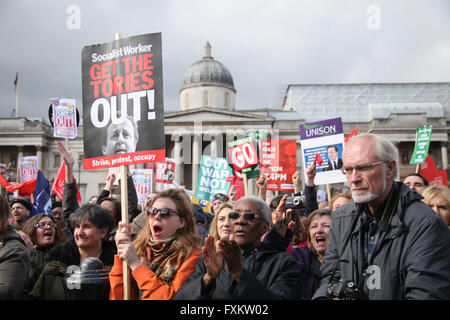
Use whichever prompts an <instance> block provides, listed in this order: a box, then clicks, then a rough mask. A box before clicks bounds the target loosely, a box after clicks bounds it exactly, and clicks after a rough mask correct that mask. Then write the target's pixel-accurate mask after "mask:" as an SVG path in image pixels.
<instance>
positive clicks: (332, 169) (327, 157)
mask: <svg viewBox="0 0 450 320" xmlns="http://www.w3.org/2000/svg"><path fill="white" fill-rule="evenodd" d="M300 139H301V145H302V157H303V163H304V167H303V173H304V179H305V181H306V168H307V167H308V166H309V165H310V164H311V163H312V162H314V161H316V159H317V154H319V157H320V159H322V164H321V165H318V166H317V174H316V177H315V179H314V184H315V185H322V184H329V183H339V182H345V181H347V179H346V177H345V175H344V173H343V172H342V170H341V168H342V165H343V163H342V153H343V152H344V147H345V142H344V131H343V129H342V120H341V118H334V119H328V120H323V121H318V122H312V123H305V124H302V125H300Z"/></svg>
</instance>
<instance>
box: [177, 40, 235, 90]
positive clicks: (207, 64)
mask: <svg viewBox="0 0 450 320" xmlns="http://www.w3.org/2000/svg"><path fill="white" fill-rule="evenodd" d="M202 85H214V86H223V87H225V88H228V89H230V90H232V91H234V92H236V90H235V89H234V83H233V78H232V77H231V73H230V71H228V69H227V67H225V66H224V65H223V64H222V63H220V62H219V61H217V60H214V58H213V57H212V56H211V45H210V44H209V42H206V45H205V55H204V57H203V58H202V59H201V60H199V61H197V62H195V63H194V64H193V65H191V66H190V67H189V69H188V70H187V71H186V73H185V74H184V79H183V85H182V87H181V90H183V89H186V88H191V87H198V86H202Z"/></svg>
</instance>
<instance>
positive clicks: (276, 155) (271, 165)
mask: <svg viewBox="0 0 450 320" xmlns="http://www.w3.org/2000/svg"><path fill="white" fill-rule="evenodd" d="M261 145H262V147H261V170H262V172H263V173H264V174H265V175H266V177H267V190H278V191H293V190H294V184H293V182H292V175H293V174H294V173H295V171H296V170H297V141H296V140H288V139H280V140H276V139H273V140H263V141H262V142H261Z"/></svg>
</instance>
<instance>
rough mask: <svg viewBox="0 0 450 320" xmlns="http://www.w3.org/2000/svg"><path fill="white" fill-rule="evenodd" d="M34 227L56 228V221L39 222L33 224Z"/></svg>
mask: <svg viewBox="0 0 450 320" xmlns="http://www.w3.org/2000/svg"><path fill="white" fill-rule="evenodd" d="M35 227H36V228H41V229H45V227H49V228H56V223H53V222H39V223H37V224H36V225H35Z"/></svg>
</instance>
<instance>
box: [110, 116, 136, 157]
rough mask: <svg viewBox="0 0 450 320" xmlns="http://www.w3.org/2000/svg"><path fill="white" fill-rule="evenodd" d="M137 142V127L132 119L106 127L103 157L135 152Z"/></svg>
mask: <svg viewBox="0 0 450 320" xmlns="http://www.w3.org/2000/svg"><path fill="white" fill-rule="evenodd" d="M138 140H139V130H138V125H137V122H136V121H134V120H133V118H132V117H130V116H128V117H126V118H125V119H124V120H123V122H122V123H120V124H114V123H111V124H110V125H109V126H108V130H107V136H106V143H105V144H104V145H103V146H102V151H103V155H104V156H112V155H115V154H119V153H130V152H135V151H136V145H137V142H138Z"/></svg>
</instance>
